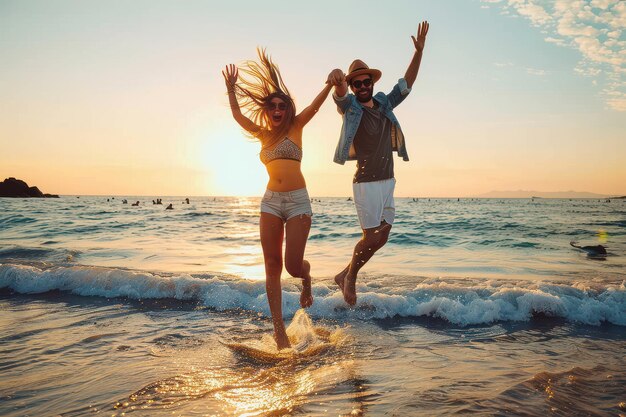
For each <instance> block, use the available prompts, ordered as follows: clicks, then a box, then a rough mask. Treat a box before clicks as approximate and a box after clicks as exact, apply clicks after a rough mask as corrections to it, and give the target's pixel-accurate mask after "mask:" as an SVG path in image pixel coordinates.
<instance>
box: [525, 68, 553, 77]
mask: <svg viewBox="0 0 626 417" xmlns="http://www.w3.org/2000/svg"><path fill="white" fill-rule="evenodd" d="M526 72H527V73H528V74H530V75H536V76H538V77H543V76H544V75H546V74H547V73H548V72H547V71H546V70H542V69H536V68H526Z"/></svg>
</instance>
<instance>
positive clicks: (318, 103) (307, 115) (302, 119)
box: [296, 82, 333, 128]
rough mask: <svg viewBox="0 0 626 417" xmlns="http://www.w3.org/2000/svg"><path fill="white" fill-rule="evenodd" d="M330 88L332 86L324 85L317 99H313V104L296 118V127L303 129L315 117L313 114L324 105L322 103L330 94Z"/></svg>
mask: <svg viewBox="0 0 626 417" xmlns="http://www.w3.org/2000/svg"><path fill="white" fill-rule="evenodd" d="M332 88H333V86H332V84H330V83H329V82H326V85H325V86H324V88H323V89H322V91H321V92H320V93H319V94H318V95H317V97H315V99H313V102H312V103H311V104H309V106H308V107H307V108H305V109H304V110H302V111H301V112H300V114H298V115H297V116H296V123H297V125H298V127H300V128H303V127H304V126H306V124H307V123H309V121H310V120H311V119H312V118H313V116H315V113H317V111H318V110H319V109H320V107H322V104H324V101H325V100H326V98H327V97H328V93H330V90H331V89H332Z"/></svg>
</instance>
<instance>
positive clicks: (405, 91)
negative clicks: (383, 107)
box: [387, 78, 411, 109]
mask: <svg viewBox="0 0 626 417" xmlns="http://www.w3.org/2000/svg"><path fill="white" fill-rule="evenodd" d="M410 92H411V89H410V88H409V86H408V85H407V83H406V80H405V79H404V78H400V79H399V80H398V83H397V84H396V85H394V86H393V90H391V92H390V93H389V94H387V100H389V104H390V105H391V108H392V109H394V108H396V107H397V106H398V105H399V104H400V103H402V102H403V101H404V99H405V98H406V97H407V96H408V95H409V93H410Z"/></svg>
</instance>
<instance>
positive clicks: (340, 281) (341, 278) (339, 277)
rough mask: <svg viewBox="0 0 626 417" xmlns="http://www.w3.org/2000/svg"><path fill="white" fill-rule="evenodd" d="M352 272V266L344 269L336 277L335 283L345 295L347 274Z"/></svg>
mask: <svg viewBox="0 0 626 417" xmlns="http://www.w3.org/2000/svg"><path fill="white" fill-rule="evenodd" d="M349 270H350V264H348V266H346V267H345V268H344V270H343V271H341V272H340V273H338V274H337V275H335V283H336V284H337V285H338V286H339V289H340V290H341V292H342V293H343V281H344V279H345V278H346V274H347V273H348V271H349Z"/></svg>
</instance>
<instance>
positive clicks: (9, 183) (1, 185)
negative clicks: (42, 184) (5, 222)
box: [0, 177, 59, 198]
mask: <svg viewBox="0 0 626 417" xmlns="http://www.w3.org/2000/svg"><path fill="white" fill-rule="evenodd" d="M0 197H15V198H30V197H35V198H59V196H58V195H56V194H44V193H42V192H41V191H40V190H39V188H37V187H29V186H28V184H26V183H25V182H24V181H22V180H18V179H15V178H13V177H10V178H7V179H5V180H4V181H2V182H0Z"/></svg>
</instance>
